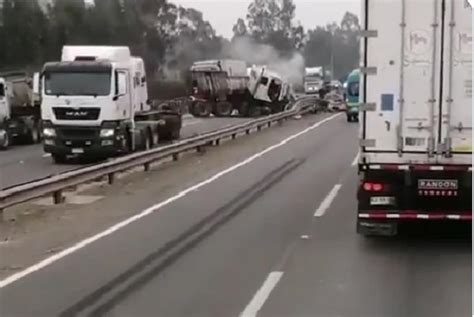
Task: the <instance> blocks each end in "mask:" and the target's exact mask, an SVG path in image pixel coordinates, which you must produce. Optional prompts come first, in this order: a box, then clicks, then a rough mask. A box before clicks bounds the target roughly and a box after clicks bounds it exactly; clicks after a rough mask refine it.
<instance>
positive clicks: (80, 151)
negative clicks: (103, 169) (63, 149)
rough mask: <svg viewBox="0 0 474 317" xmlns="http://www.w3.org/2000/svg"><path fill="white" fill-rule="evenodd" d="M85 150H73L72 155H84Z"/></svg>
mask: <svg viewBox="0 0 474 317" xmlns="http://www.w3.org/2000/svg"><path fill="white" fill-rule="evenodd" d="M83 153H84V149H72V154H83Z"/></svg>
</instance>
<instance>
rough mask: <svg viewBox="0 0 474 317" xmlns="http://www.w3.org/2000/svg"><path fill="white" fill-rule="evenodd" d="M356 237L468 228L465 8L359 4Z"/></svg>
mask: <svg viewBox="0 0 474 317" xmlns="http://www.w3.org/2000/svg"><path fill="white" fill-rule="evenodd" d="M362 3H363V10H362V22H363V32H362V36H363V37H362V41H361V46H362V61H361V69H360V71H361V80H360V87H361V88H360V89H361V91H360V110H361V111H362V113H361V123H360V145H361V155H360V164H359V171H360V174H361V183H360V188H359V194H358V198H359V208H358V215H359V217H358V219H359V220H358V230H359V232H362V233H384V232H385V233H388V234H393V233H395V232H396V225H397V224H398V223H399V222H400V221H404V220H413V219H431V220H446V219H468V220H470V219H471V209H472V208H471V201H472V192H471V191H472V167H471V162H472V24H471V23H472V8H471V6H470V5H469V3H468V1H464V0H397V1H378V0H363V1H362Z"/></svg>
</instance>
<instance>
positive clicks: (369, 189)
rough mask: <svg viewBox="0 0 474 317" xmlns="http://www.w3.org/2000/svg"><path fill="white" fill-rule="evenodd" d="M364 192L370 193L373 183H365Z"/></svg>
mask: <svg viewBox="0 0 474 317" xmlns="http://www.w3.org/2000/svg"><path fill="white" fill-rule="evenodd" d="M363 187H364V190H366V191H368V192H370V191H371V190H372V183H364V186H363Z"/></svg>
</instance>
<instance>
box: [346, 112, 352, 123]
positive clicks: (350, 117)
mask: <svg viewBox="0 0 474 317" xmlns="http://www.w3.org/2000/svg"><path fill="white" fill-rule="evenodd" d="M346 117H347V122H351V121H352V116H351V115H350V114H348V115H347V116H346Z"/></svg>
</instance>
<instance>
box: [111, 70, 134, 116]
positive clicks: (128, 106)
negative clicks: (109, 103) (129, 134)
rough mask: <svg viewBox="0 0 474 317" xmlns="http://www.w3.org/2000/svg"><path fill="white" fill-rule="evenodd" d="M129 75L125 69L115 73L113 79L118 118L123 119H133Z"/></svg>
mask: <svg viewBox="0 0 474 317" xmlns="http://www.w3.org/2000/svg"><path fill="white" fill-rule="evenodd" d="M131 84H132V83H131V80H130V73H129V71H128V70H126V69H119V70H117V71H116V79H115V97H114V100H115V103H116V109H117V110H118V111H119V114H118V117H121V118H123V119H127V118H130V119H131V118H133V102H132V95H131V90H132V87H131Z"/></svg>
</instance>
